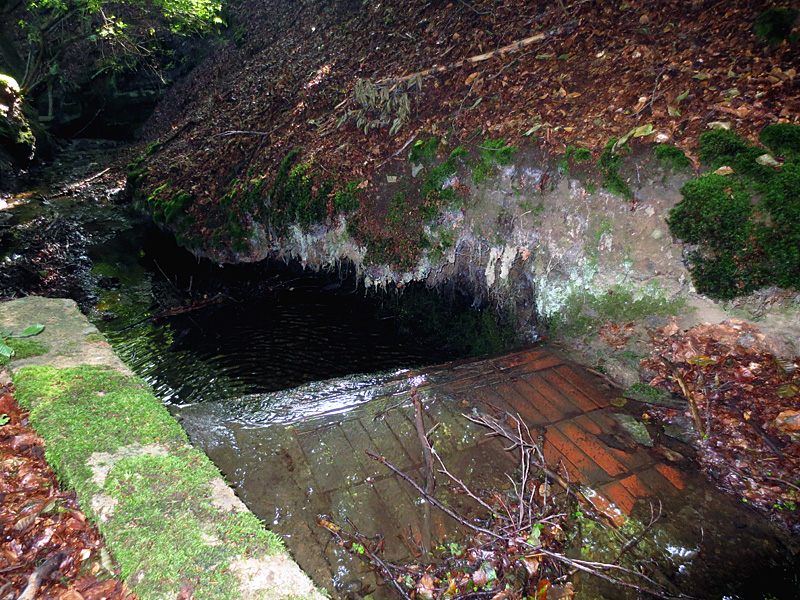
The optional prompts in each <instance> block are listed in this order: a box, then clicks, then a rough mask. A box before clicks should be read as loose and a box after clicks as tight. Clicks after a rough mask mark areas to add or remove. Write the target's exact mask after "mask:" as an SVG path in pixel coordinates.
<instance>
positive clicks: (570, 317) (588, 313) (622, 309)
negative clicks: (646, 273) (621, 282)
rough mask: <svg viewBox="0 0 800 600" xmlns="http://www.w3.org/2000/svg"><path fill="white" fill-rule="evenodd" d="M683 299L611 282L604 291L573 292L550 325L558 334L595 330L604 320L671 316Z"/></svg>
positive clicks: (681, 307) (620, 321)
mask: <svg viewBox="0 0 800 600" xmlns="http://www.w3.org/2000/svg"><path fill="white" fill-rule="evenodd" d="M684 307H685V301H684V300H683V299H682V298H680V299H675V300H672V299H668V298H665V297H664V295H663V293H662V292H661V290H659V289H657V288H652V289H645V290H634V289H631V288H626V287H623V286H614V287H613V288H611V289H610V290H608V292H606V293H604V294H597V295H591V294H585V293H584V292H582V291H580V292H575V293H573V294H572V295H571V296H570V297H569V298H567V300H566V302H565V303H564V307H563V308H562V309H561V311H560V313H559V315H558V316H556V317H554V318H553V323H552V327H553V330H554V331H555V332H557V334H558V335H576V334H577V335H580V334H585V333H590V332H592V331H596V330H597V329H598V328H599V327H600V325H602V324H603V323H605V322H606V321H613V322H615V323H624V322H628V321H634V320H636V319H641V318H643V317H646V316H649V315H660V316H674V315H678V314H680V313H681V311H683V310H684Z"/></svg>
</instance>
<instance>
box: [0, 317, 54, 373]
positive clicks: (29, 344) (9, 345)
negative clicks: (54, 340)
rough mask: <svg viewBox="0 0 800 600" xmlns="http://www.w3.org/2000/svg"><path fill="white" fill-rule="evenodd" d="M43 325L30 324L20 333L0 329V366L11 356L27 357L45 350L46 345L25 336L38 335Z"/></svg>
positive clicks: (6, 362) (42, 352)
mask: <svg viewBox="0 0 800 600" xmlns="http://www.w3.org/2000/svg"><path fill="white" fill-rule="evenodd" d="M42 331H44V325H31V326H30V327H26V328H25V329H24V330H23V331H22V332H21V333H14V332H12V331H2V330H0V366H2V365H7V364H8V363H9V362H10V361H11V359H12V358H29V357H31V356H39V355H41V354H44V353H46V352H47V346H45V345H44V344H43V343H41V342H38V341H36V340H30V339H27V338H30V337H33V336H35V335H39V334H40V333H41V332H42Z"/></svg>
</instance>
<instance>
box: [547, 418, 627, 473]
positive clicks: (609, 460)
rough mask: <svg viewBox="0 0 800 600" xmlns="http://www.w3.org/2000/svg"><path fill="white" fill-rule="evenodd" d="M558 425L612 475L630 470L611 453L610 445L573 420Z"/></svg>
mask: <svg viewBox="0 0 800 600" xmlns="http://www.w3.org/2000/svg"><path fill="white" fill-rule="evenodd" d="M556 427H557V428H558V429H559V430H560V431H561V433H563V434H564V436H565V437H567V438H568V439H570V440H571V441H572V442H573V443H574V444H577V446H578V447H579V448H580V449H581V450H583V452H584V453H585V454H586V455H587V456H590V457H591V458H592V460H593V461H594V462H595V463H597V464H598V465H599V466H600V467H601V468H602V469H603V470H604V471H605V472H606V473H608V474H609V475H610V476H612V477H616V476H617V475H622V474H623V473H626V472H628V468H627V467H626V466H625V465H624V464H622V463H621V462H620V461H618V460H617V459H616V458H614V457H613V456H612V455H611V454H610V453H609V451H608V446H606V445H604V444H603V443H602V442H601V441H600V440H598V439H597V438H596V437H595V436H593V435H592V434H590V433H587V432H586V430H585V429H583V428H582V427H580V426H579V425H577V424H576V423H574V422H573V421H563V422H562V423H559V424H558V425H556Z"/></svg>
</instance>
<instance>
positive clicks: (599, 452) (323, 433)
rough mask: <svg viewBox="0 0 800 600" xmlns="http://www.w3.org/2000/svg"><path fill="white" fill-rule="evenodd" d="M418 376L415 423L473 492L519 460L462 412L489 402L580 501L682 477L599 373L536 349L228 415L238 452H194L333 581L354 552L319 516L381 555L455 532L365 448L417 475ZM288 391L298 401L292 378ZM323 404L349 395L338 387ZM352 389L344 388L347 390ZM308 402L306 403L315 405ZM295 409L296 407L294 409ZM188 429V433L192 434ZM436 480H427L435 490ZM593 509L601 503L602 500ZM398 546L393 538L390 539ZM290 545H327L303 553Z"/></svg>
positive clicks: (499, 479) (672, 485)
mask: <svg viewBox="0 0 800 600" xmlns="http://www.w3.org/2000/svg"><path fill="white" fill-rule="evenodd" d="M414 386H416V387H417V390H418V394H419V397H420V398H421V400H422V403H423V406H424V424H425V427H426V429H430V428H433V432H432V434H431V436H430V437H431V439H432V441H433V443H434V447H435V448H436V449H437V452H438V453H439V454H440V455H441V457H442V460H443V461H444V462H445V464H447V466H448V469H450V470H451V471H452V473H453V474H454V475H455V476H456V477H458V478H459V479H461V480H462V481H464V482H465V483H466V484H467V485H468V486H470V487H471V488H472V489H480V488H481V487H487V486H488V487H492V486H500V487H502V486H504V485H508V481H507V479H506V477H505V473H511V472H513V470H514V468H515V466H516V462H517V456H516V455H514V454H513V453H509V452H507V451H506V450H505V446H507V445H508V444H507V442H504V440H501V439H498V438H496V437H490V436H487V432H488V430H487V429H485V428H483V427H481V426H479V425H476V424H474V423H472V422H470V421H468V420H467V419H465V418H464V417H463V416H462V414H463V413H469V412H471V411H473V410H478V411H483V412H489V413H491V412H492V411H493V410H495V409H499V410H501V411H506V412H508V413H510V414H511V415H519V416H520V417H521V418H522V419H523V420H524V421H525V423H526V424H527V425H528V427H529V428H530V430H531V432H533V433H534V434H539V435H541V439H542V440H543V450H544V454H545V457H546V459H547V460H548V463H549V464H550V465H551V466H556V465H558V468H559V469H561V470H562V471H561V472H562V473H564V472H566V474H567V476H568V478H569V480H570V481H571V482H573V483H575V484H580V485H582V486H588V487H590V488H592V489H593V490H595V492H596V494H595V495H589V496H590V500H591V501H592V502H593V503H594V504H595V506H596V507H598V508H599V509H600V510H603V511H604V512H606V513H608V512H609V503H612V504H613V505H614V506H615V507H616V509H617V510H616V511H615V510H613V507H611V510H610V512H611V513H612V514H613V515H616V516H617V517H619V518H620V519H624V517H622V515H623V514H630V512H631V511H632V510H633V509H634V508H635V507H636V506H637V503H639V502H649V501H651V500H655V499H656V498H658V497H666V496H667V495H671V496H674V495H675V494H678V493H680V490H681V489H682V488H683V487H684V482H683V479H682V477H681V474H680V473H679V472H678V471H677V470H676V469H674V468H672V467H670V466H669V465H666V464H663V463H662V462H661V461H660V459H659V457H658V456H656V455H655V454H653V453H651V452H650V451H649V450H648V449H647V448H645V447H643V446H641V445H638V444H636V443H635V442H634V441H633V440H632V439H631V438H630V437H629V436H628V434H627V433H626V432H625V431H624V430H623V429H622V428H621V427H620V426H619V425H618V424H617V422H616V421H615V420H614V419H613V418H612V417H611V414H612V413H613V412H615V411H616V410H617V409H615V408H614V407H613V406H611V405H610V403H609V400H610V399H611V398H613V397H614V395H615V394H614V393H613V392H612V390H610V389H609V388H608V386H607V385H604V382H603V380H602V379H600V378H599V377H595V376H594V375H592V374H590V373H588V372H586V371H584V370H582V369H581V368H580V367H578V366H576V365H574V364H571V363H569V362H568V361H566V360H564V359H562V358H560V357H559V356H558V355H556V354H555V353H553V352H551V351H549V350H548V349H546V348H542V347H537V348H532V349H526V350H521V351H516V352H512V353H509V354H504V355H502V356H499V357H494V358H485V359H480V360H466V361H459V362H455V363H450V364H447V365H442V366H438V367H433V368H428V369H423V370H420V371H415V372H409V373H403V374H400V375H396V376H393V377H389V378H388V380H387V379H384V380H382V381H380V380H379V381H377V382H376V383H375V384H374V385H373V387H372V388H371V389H370V390H368V391H364V390H361V391H359V392H358V394H360V396H359V395H358V394H356V395H357V396H358V398H355V397H354V401H353V404H357V406H356V407H355V408H353V409H351V410H349V411H346V412H342V411H341V410H340V408H339V409H337V410H335V411H332V412H331V413H329V414H326V413H325V410H324V406H327V405H326V404H325V402H322V404H321V405H320V406H321V407H322V408H321V409H320V410H318V411H317V412H316V416H313V417H311V418H303V419H302V420H300V421H298V422H295V423H293V424H290V425H286V424H274V425H269V424H267V425H263V426H259V427H252V426H247V425H243V424H237V423H233V422H231V423H228V424H227V425H226V427H227V428H228V430H229V431H228V433H226V435H225V439H226V442H225V443H226V444H230V443H231V440H232V441H233V447H234V448H249V449H251V450H252V452H248V453H237V454H236V456H235V459H234V460H232V461H231V459H230V457H229V458H228V459H227V461H228V464H230V465H231V466H230V467H229V468H226V466H225V465H226V458H225V457H224V456H222V455H221V454H220V453H221V452H223V450H220V448H222V446H223V445H222V444H216V443H202V442H201V446H204V448H203V449H204V450H205V451H206V452H207V453H208V454H209V456H210V457H211V458H212V460H214V462H215V463H216V464H217V465H218V466H220V468H221V469H222V470H223V472H225V475H226V476H227V478H228V479H229V481H231V482H233V483H234V484H235V485H236V486H237V487H238V488H239V490H238V491H239V495H240V496H241V497H242V498H243V499H244V500H245V502H246V503H247V505H248V506H249V507H250V509H251V510H253V511H254V512H255V513H256V514H257V515H259V516H260V517H261V518H263V519H264V520H265V521H266V524H267V525H268V526H269V527H271V528H272V529H273V530H275V531H276V532H278V533H281V534H283V535H285V536H287V542H288V544H289V546H290V549H292V552H293V553H294V555H295V557H296V559H297V560H298V562H299V563H300V565H301V567H303V569H304V570H305V571H306V572H308V573H309V574H310V575H311V576H312V577H313V578H314V579H315V580H316V581H330V580H331V578H332V579H333V580H334V581H336V580H337V577H338V575H337V574H340V573H346V572H352V570H353V569H354V568H355V566H356V565H354V564H353V561H355V560H356V559H354V558H353V557H351V556H350V555H348V554H347V553H345V552H343V551H342V550H341V549H339V548H337V547H335V545H333V544H332V543H331V542H330V538H329V536H328V534H327V533H326V532H325V531H324V530H321V529H320V528H319V527H317V526H316V519H317V517H318V515H329V516H330V517H331V518H333V520H334V521H335V522H337V523H339V524H340V525H345V523H346V522H347V520H348V519H349V520H351V521H352V523H353V524H354V526H355V527H356V528H357V529H358V530H359V531H360V532H361V533H363V534H365V535H368V536H372V535H383V536H384V537H385V538H386V541H387V543H386V548H387V557H386V558H387V560H402V559H403V557H406V556H408V554H409V553H411V554H414V553H418V552H419V547H418V544H419V543H420V542H421V541H422V540H425V539H427V538H428V537H430V538H431V539H433V540H434V541H435V540H437V539H440V538H441V537H442V536H444V535H445V533H446V532H447V531H449V530H452V529H457V527H456V524H455V523H454V522H452V521H451V520H450V518H449V517H447V516H445V515H442V514H441V513H439V511H436V510H433V511H430V514H429V515H428V516H427V517H426V516H425V515H424V511H423V510H422V509H421V503H420V501H419V498H418V494H417V493H416V491H415V490H413V489H412V488H411V487H410V486H409V485H407V484H406V483H405V482H402V481H400V480H399V479H398V478H396V477H395V476H394V475H393V474H392V473H391V472H389V471H388V470H387V469H386V468H384V467H383V466H382V465H380V464H379V463H377V462H376V461H374V460H372V459H370V458H369V457H368V456H367V455H366V453H365V451H366V450H369V451H371V452H375V453H378V454H380V455H382V456H384V457H385V458H386V460H387V461H389V462H390V463H392V464H393V465H394V466H396V467H397V468H399V469H401V470H402V471H403V472H405V473H407V474H409V475H411V476H412V477H414V478H415V480H416V481H417V482H420V483H422V482H424V474H423V472H424V471H423V467H424V465H423V459H422V454H421V446H420V441H419V437H418V435H417V432H416V429H415V425H414V408H413V404H412V402H411V401H410V394H411V391H412V389H413V387H414ZM298 392H299V393H297V394H295V392H294V391H293V398H294V396H297V399H296V401H301V400H302V388H301V389H299V390H298ZM336 393H337V392H336V386H333V392H332V397H331V399H330V400H331V402H330V403H329V405H331V406H337V407H341V406H342V404H346V403H347V401H348V400H349V398H348V397H346V396H343V395H342V394H341V393H340V394H339V395H338V396H337V395H336ZM348 393H351V392H348ZM318 400H319V398H316V399H315V401H318ZM301 412H302V411H301ZM190 433H191V431H190ZM248 456H249V458H248ZM443 479H444V478H443V477H442V476H437V481H439V483H440V485H439V487H438V488H437V489H438V490H439V493H444V489H443V488H444V487H445V486H443V485H441V484H442V483H443ZM447 501H448V502H451V503H453V502H456V503H460V504H461V505H460V506H459V507H458V508H459V509H460V510H461V511H462V512H464V513H465V514H467V515H469V514H470V511H477V508H476V507H474V506H471V505H470V504H469V503H468V502H467V501H466V500H464V499H463V495H462V496H458V495H455V496H452V495H451V496H448V497H447ZM604 507H605V508H604ZM398 541H399V542H401V543H398ZM298 548H325V549H326V550H325V552H323V553H320V552H319V551H316V552H312V551H309V552H302V551H298Z"/></svg>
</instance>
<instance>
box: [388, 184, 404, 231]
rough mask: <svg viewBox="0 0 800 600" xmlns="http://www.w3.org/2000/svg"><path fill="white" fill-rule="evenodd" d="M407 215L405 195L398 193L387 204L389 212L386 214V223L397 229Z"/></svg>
mask: <svg viewBox="0 0 800 600" xmlns="http://www.w3.org/2000/svg"><path fill="white" fill-rule="evenodd" d="M407 213H408V205H407V203H406V195H405V194H404V193H403V192H398V193H397V194H395V195H394V198H392V201H391V202H390V203H389V212H388V213H387V214H386V222H387V223H388V224H389V225H392V226H393V227H399V226H400V225H401V224H402V223H403V221H404V219H405V218H406V215H407Z"/></svg>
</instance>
